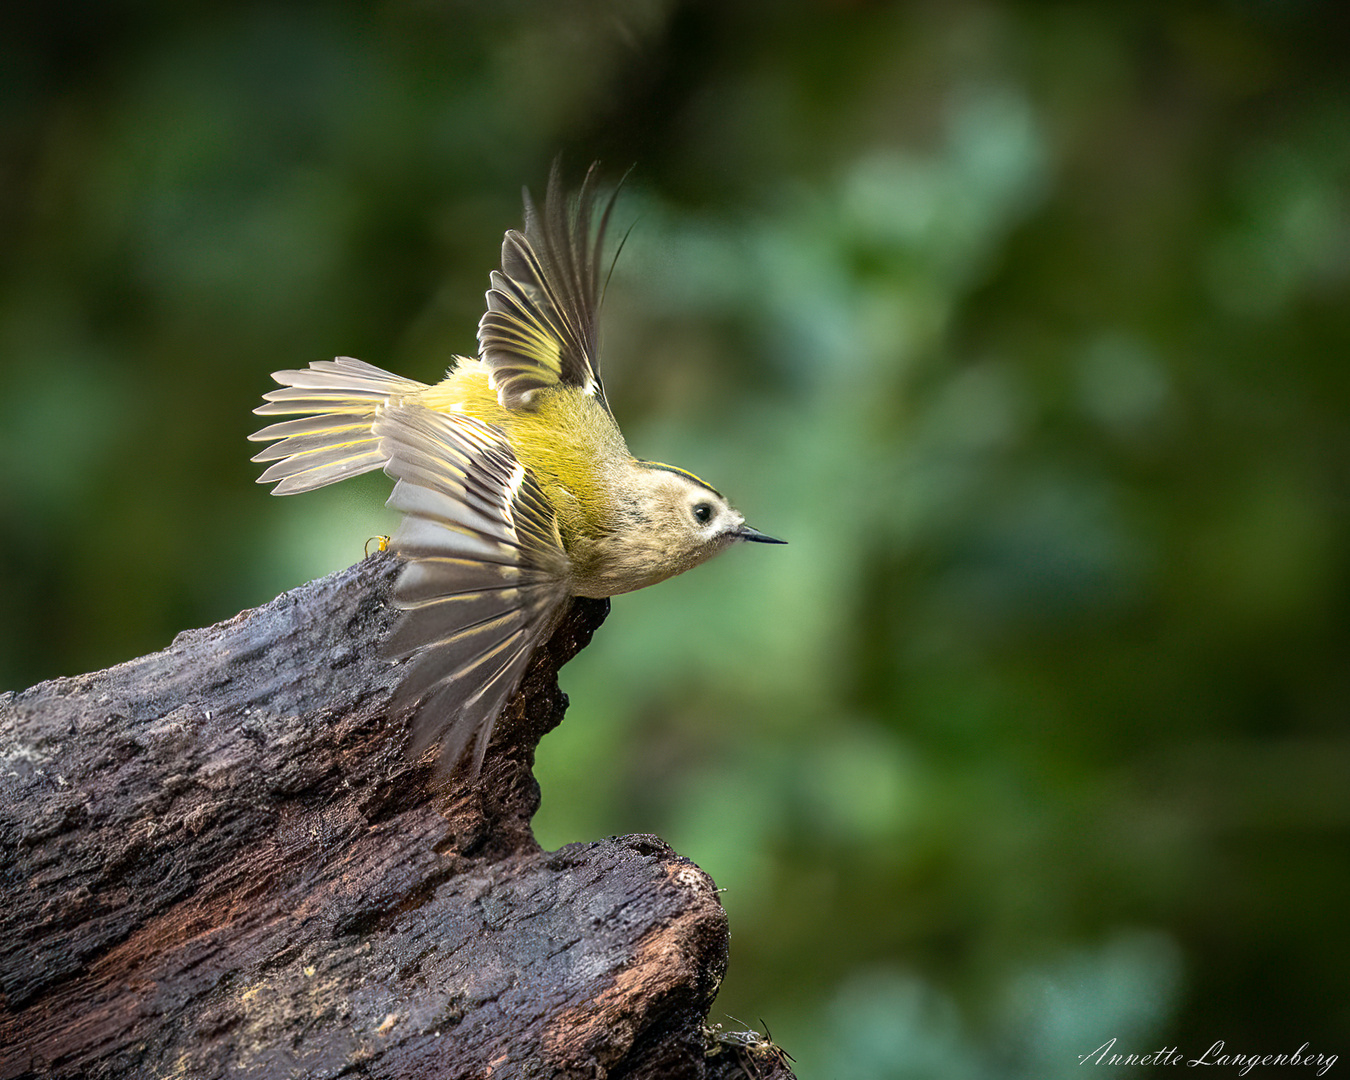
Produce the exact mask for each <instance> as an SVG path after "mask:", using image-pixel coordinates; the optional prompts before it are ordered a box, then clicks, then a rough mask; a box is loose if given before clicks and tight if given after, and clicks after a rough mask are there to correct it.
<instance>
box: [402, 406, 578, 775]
mask: <svg viewBox="0 0 1350 1080" xmlns="http://www.w3.org/2000/svg"><path fill="white" fill-rule="evenodd" d="M375 433H376V434H377V435H378V437H379V440H380V450H381V452H382V453H383V454H384V455H385V456H386V457H387V458H388V462H387V464H386V465H385V471H386V472H388V473H389V474H390V475H391V476H393V477H394V478H395V480H396V481H397V483H396V484H395V485H394V491H393V494H392V495H391V496H390V497H389V505H390V506H391V507H393V508H394V509H396V510H401V511H402V512H403V515H404V517H403V522H402V524H401V525H400V526H399V529H398V531H397V532H396V533H395V535H394V537H393V539H392V541H391V546H392V547H393V548H394V550H395V551H397V552H399V553H400V554H402V555H404V556H405V557H406V558H407V559H408V560H409V561H408V563H407V565H406V566H405V567H404V568H403V570H402V571H401V572H400V574H399V578H398V582H397V583H396V585H395V589H394V598H395V602H396V603H397V604H398V606H399V607H400V608H401V609H402V611H403V614H402V616H401V618H400V621H399V624H398V625H397V626H396V627H395V629H394V633H393V634H392V635H391V637H390V640H389V642H388V644H387V646H386V650H387V653H388V655H390V656H391V657H400V658H401V657H408V658H409V662H408V670H407V673H406V674H405V675H404V677H403V681H402V682H401V683H400V684H399V687H398V689H397V690H396V691H395V696H394V701H393V703H392V706H391V708H392V710H393V711H394V712H395V713H401V712H407V711H412V712H413V713H414V720H413V740H412V746H411V750H412V752H413V753H414V754H419V755H420V754H421V752H423V751H424V750H426V749H427V748H429V747H431V746H433V745H439V746H440V764H441V767H442V769H444V770H446V771H449V770H451V769H453V768H454V767H455V766H456V765H457V764H459V762H460V760H461V758H463V757H464V756H465V754H466V753H467V752H468V749H469V747H470V745H471V744H472V746H473V748H474V750H473V755H472V757H471V759H470V760H471V768H472V770H473V773H474V774H475V775H476V774H477V773H478V771H479V769H480V768H481V767H482V762H483V755H484V753H485V752H486V749H487V745H488V741H489V740H490V738H491V735H492V728H493V725H494V723H495V721H496V719H497V715H498V713H500V712H501V709H502V706H503V705H504V704H505V703H506V701H507V699H508V698H509V697H510V695H511V693H512V692H513V691H514V690H515V688H516V685H517V684H518V683H519V681H520V677H521V676H522V675H523V674H524V671H525V668H526V665H527V664H528V663H529V659H530V657H531V656H532V655H533V653H534V650H535V648H536V647H537V646H538V645H539V644H540V643H541V642H542V641H543V640H545V639H546V638H547V636H548V634H550V633H551V632H552V630H553V628H554V626H556V625H557V621H558V618H559V617H560V616H561V614H562V612H563V610H564V609H565V607H566V604H567V599H568V595H569V580H568V569H569V567H568V561H567V556H566V555H565V553H564V552H563V549H562V541H561V539H560V537H559V534H558V526H557V521H556V518H555V516H554V512H553V507H552V506H551V505H550V503H549V501H548V499H547V498H546V497H545V495H544V493H543V491H542V490H541V489H540V488H539V485H538V483H537V482H536V481H535V479H534V477H533V476H532V475H531V474H530V472H529V471H528V470H527V469H526V468H525V467H524V466H523V465H521V464H520V462H519V461H518V460H517V459H516V457H515V454H514V453H513V452H512V450H511V447H510V445H509V444H508V443H507V442H506V439H505V437H504V436H503V435H502V434H501V432H500V431H499V430H498V429H496V428H493V427H491V426H489V425H487V424H483V423H480V422H479V421H477V420H474V419H472V418H470V417H467V416H463V415H458V414H446V413H441V412H436V411H434V410H431V409H428V408H426V407H424V406H421V405H415V404H400V405H393V406H390V407H388V408H386V409H384V410H383V411H382V412H381V413H380V415H379V417H378V418H377V419H376V421H375Z"/></svg>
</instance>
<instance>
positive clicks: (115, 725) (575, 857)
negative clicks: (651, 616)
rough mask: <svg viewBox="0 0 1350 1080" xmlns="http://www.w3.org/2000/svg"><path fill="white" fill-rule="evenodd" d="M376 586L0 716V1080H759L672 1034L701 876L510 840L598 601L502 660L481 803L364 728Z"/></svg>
mask: <svg viewBox="0 0 1350 1080" xmlns="http://www.w3.org/2000/svg"><path fill="white" fill-rule="evenodd" d="M396 569H397V562H396V560H395V559H394V558H393V557H392V556H391V555H387V554H386V555H377V556H375V557H373V558H371V559H368V560H366V561H364V562H362V563H360V564H358V565H357V566H354V567H352V568H351V569H349V570H346V571H343V572H341V573H338V574H334V575H332V576H330V577H328V578H325V579H323V580H321V581H317V582H313V583H311V584H309V585H306V586H304V587H302V588H299V589H296V590H293V591H292V592H289V593H286V594H285V595H283V596H280V597H278V598H277V599H276V600H274V601H273V602H272V603H270V604H268V605H266V606H264V607H261V608H257V609H255V610H252V611H246V612H243V613H241V614H240V615H238V616H236V617H235V618H233V619H230V620H228V621H227V622H223V623H220V624H219V625H217V626H213V627H210V628H208V629H205V630H194V631H189V632H186V633H183V634H180V635H179V636H178V638H176V639H175V640H174V642H173V644H172V645H171V646H170V647H169V648H168V649H166V650H165V651H163V652H160V653H156V654H154V655H151V656H145V657H141V658H139V659H137V660H133V661H130V662H128V663H125V664H121V665H119V666H117V667H113V668H109V669H107V670H106V671H100V672H95V673H92V674H89V675H82V676H78V677H76V678H70V679H57V680H54V681H52V682H47V683H42V684H40V685H38V686H35V687H32V688H31V689H29V690H26V691H23V692H21V693H17V694H16V693H10V694H4V695H0V842H2V843H3V851H4V853H5V865H4V868H3V878H2V880H3V882H4V894H3V897H4V904H3V906H2V907H0V994H2V995H3V997H2V998H0V1080H11V1078H19V1077H27V1076H57V1077H142V1076H170V1075H172V1076H175V1077H187V1078H193V1077H224V1076H230V1077H272V1076H286V1077H291V1076H316V1077H317V1076H337V1075H358V1076H371V1077H479V1076H482V1077H486V1076H489V1075H491V1076H493V1077H515V1076H531V1077H534V1076H578V1077H583V1076H584V1077H606V1076H609V1077H620V1076H622V1077H629V1078H632V1077H690V1078H695V1077H714V1076H715V1077H730V1076H739V1075H751V1076H765V1077H767V1076H771V1075H772V1076H789V1075H790V1073H788V1072H787V1070H786V1066H785V1065H783V1064H782V1062H781V1059H779V1058H777V1057H774V1056H773V1055H771V1054H768V1053H755V1054H752V1053H750V1052H749V1051H748V1050H746V1049H745V1047H742V1046H741V1045H740V1044H737V1043H734V1042H732V1043H728V1041H727V1040H726V1039H725V1038H718V1037H711V1036H710V1035H709V1033H708V1031H707V1030H706V1028H705V1027H704V1021H705V1018H706V1016H707V1012H708V1008H709V1006H710V1005H711V1002H712V999H713V995H714V994H715V993H716V990H717V986H718V982H719V980H720V978H721V976H722V973H723V970H724V968H725V964H726V956H727V923H726V915H725V913H724V912H723V910H722V907H721V905H720V903H719V902H718V900H717V895H716V891H715V889H714V886H713V883H712V881H711V880H710V879H709V878H708V876H707V875H706V874H704V873H703V872H702V871H701V870H699V869H698V867H696V866H695V865H693V863H691V862H689V861H688V860H687V859H683V858H681V857H680V856H678V855H676V854H675V853H674V852H673V851H671V850H670V848H669V847H667V846H666V845H665V844H664V843H663V842H662V841H661V840H659V839H657V838H655V837H649V836H629V837H622V838H618V839H609V840H602V841H596V842H594V843H584V844H571V845H568V846H567V847H564V848H562V849H561V850H559V851H556V852H545V851H542V850H541V849H540V848H539V845H538V844H537V843H536V842H535V839H534V835H533V833H532V832H531V830H530V818H531V816H532V815H533V813H534V811H535V810H536V809H537V808H538V804H539V788H538V785H537V784H536V783H535V780H534V777H533V774H532V772H531V768H532V765H533V759H534V747H535V745H536V744H537V743H538V741H539V739H540V737H541V736H542V735H543V734H544V733H545V732H546V731H548V730H549V729H551V728H552V727H553V726H555V725H556V724H557V723H558V722H559V721H560V720H561V718H562V714H563V710H564V709H565V708H566V703H567V702H566V697H565V695H563V694H562V693H561V692H560V691H559V689H558V684H557V671H558V668H559V667H560V666H561V665H562V664H563V663H565V662H566V661H567V660H568V659H570V658H571V657H572V656H573V655H574V654H575V653H576V652H577V650H579V649H580V648H582V647H583V646H584V645H585V644H586V643H587V642H588V641H589V640H590V636H591V634H592V632H593V631H594V630H595V628H596V627H597V626H598V625H599V624H600V622H601V621H602V620H603V619H604V617H605V613H606V612H607V611H608V602H607V601H577V602H576V603H575V604H574V606H573V608H572V610H571V612H570V613H569V614H568V616H567V618H566V619H565V621H564V622H563V624H562V625H561V626H560V627H559V629H558V631H557V632H556V633H555V634H554V636H553V638H552V640H551V641H550V642H549V643H548V645H547V646H546V647H545V648H544V649H542V650H541V651H540V653H539V655H538V656H537V657H536V658H535V660H534V661H533V662H532V664H531V667H530V670H529V672H528V674H527V675H526V677H525V679H524V681H523V683H522V685H521V688H520V690H519V691H518V692H517V694H516V696H515V697H514V698H513V699H512V701H511V702H510V704H509V705H508V706H507V709H506V711H505V713H504V714H503V718H502V720H501V721H500V722H499V723H498V726H497V730H496V732H495V733H494V737H493V742H492V746H491V748H490V749H489V752H488V756H487V760H486V762H485V764H484V768H483V773H482V776H481V778H480V779H479V780H478V781H477V782H469V781H467V780H466V779H465V778H464V777H463V776H462V775H461V776H458V777H456V778H453V779H452V780H451V781H449V782H443V781H440V780H438V779H437V778H436V776H435V774H434V770H433V767H432V765H431V763H430V762H429V761H428V762H420V763H414V762H410V761H408V760H407V759H406V758H405V756H404V753H403V745H404V743H405V741H406V740H405V735H406V732H405V731H403V730H402V727H401V725H400V724H397V723H395V722H393V721H391V720H389V719H388V718H387V716H386V715H385V709H386V706H387V704H388V701H389V697H390V692H391V690H392V688H393V686H394V684H395V683H396V681H397V679H398V675H399V673H398V669H397V667H395V666H393V665H390V664H389V663H388V662H386V661H384V660H382V659H381V658H380V653H379V649H380V642H381V641H382V640H383V638H384V636H385V635H386V633H387V632H388V630H389V629H390V626H391V624H392V621H393V617H394V612H393V610H392V609H391V606H390V604H389V592H390V586H391V583H392V579H393V576H394V573H395V571H396ZM751 1049H754V1047H751ZM771 1058H772V1060H770V1059H771Z"/></svg>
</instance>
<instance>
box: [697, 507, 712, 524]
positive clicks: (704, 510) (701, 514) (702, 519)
mask: <svg viewBox="0 0 1350 1080" xmlns="http://www.w3.org/2000/svg"><path fill="white" fill-rule="evenodd" d="M712 515H713V508H712V503H705V502H701V503H694V520H695V521H697V522H698V523H699V524H700V525H706V524H708V522H710V521H711V520H712Z"/></svg>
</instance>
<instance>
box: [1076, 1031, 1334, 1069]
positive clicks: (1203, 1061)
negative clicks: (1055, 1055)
mask: <svg viewBox="0 0 1350 1080" xmlns="http://www.w3.org/2000/svg"><path fill="white" fill-rule="evenodd" d="M1337 1060H1338V1059H1337V1055H1335V1054H1320V1053H1314V1052H1313V1051H1311V1050H1310V1049H1308V1044H1307V1043H1304V1044H1303V1045H1302V1046H1300V1047H1299V1048H1298V1049H1297V1050H1295V1051H1293V1052H1292V1053H1290V1052H1288V1051H1285V1052H1283V1053H1277V1054H1247V1053H1241V1052H1239V1051H1236V1050H1229V1049H1228V1048H1227V1047H1226V1046H1225V1045H1224V1041H1223V1040H1222V1039H1219V1040H1218V1041H1217V1042H1215V1043H1214V1045H1213V1046H1211V1047H1210V1048H1209V1049H1208V1050H1206V1051H1205V1052H1204V1053H1203V1054H1201V1055H1200V1056H1199V1057H1187V1056H1186V1055H1185V1054H1184V1053H1182V1052H1181V1051H1180V1050H1178V1049H1177V1048H1176V1047H1175V1046H1165V1047H1163V1048H1162V1049H1161V1050H1151V1051H1149V1052H1148V1053H1146V1054H1125V1053H1120V1052H1118V1051H1117V1050H1116V1040H1115V1039H1114V1038H1112V1039H1109V1040H1107V1041H1106V1042H1104V1043H1102V1045H1101V1046H1099V1047H1097V1049H1096V1050H1093V1051H1092V1052H1091V1053H1087V1054H1080V1055H1079V1056H1078V1064H1080V1065H1185V1066H1187V1067H1188V1068H1192V1069H1193V1068H1197V1067H1199V1066H1201V1065H1218V1066H1220V1067H1227V1068H1230V1069H1237V1072H1238V1075H1239V1076H1246V1075H1247V1074H1248V1073H1249V1072H1251V1071H1252V1070H1253V1069H1258V1068H1268V1067H1270V1066H1275V1065H1299V1066H1302V1067H1304V1068H1306V1069H1311V1070H1313V1071H1314V1072H1315V1073H1316V1075H1318V1076H1325V1075H1326V1073H1327V1071H1328V1070H1329V1069H1330V1068H1331V1067H1332V1066H1333V1065H1335V1064H1336V1061H1337ZM1283 1075H1289V1074H1287V1073H1286V1074H1283ZM1308 1075H1312V1073H1309V1074H1308Z"/></svg>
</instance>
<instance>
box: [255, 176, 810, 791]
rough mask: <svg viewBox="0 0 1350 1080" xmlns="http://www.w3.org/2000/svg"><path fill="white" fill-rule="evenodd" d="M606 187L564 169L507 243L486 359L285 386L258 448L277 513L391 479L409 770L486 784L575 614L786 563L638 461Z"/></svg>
mask: <svg viewBox="0 0 1350 1080" xmlns="http://www.w3.org/2000/svg"><path fill="white" fill-rule="evenodd" d="M596 186H597V184H596V168H595V166H592V167H591V169H590V171H589V172H588V173H587V175H586V178H585V181H584V182H583V184H582V186H581V189H580V192H579V193H578V195H577V196H576V198H574V199H570V200H569V199H567V198H566V197H565V196H564V192H563V190H562V183H561V180H560V176H559V170H558V168H557V166H556V165H555V167H554V169H553V171H552V173H551V175H550V177H549V183H548V191H547V195H546V197H545V200H544V209H543V213H542V214H541V213H539V211H538V210H537V209H536V207H535V205H534V203H533V201H532V200H531V199H530V195H529V192H528V191H526V192H525V193H524V198H525V228H524V231H523V232H519V231H517V230H515V229H512V230H510V231H508V232H507V233H506V238H505V240H504V241H503V243H502V268H501V270H500V271H496V270H494V271H493V272H492V274H491V279H490V284H491V287H490V288H489V289H488V292H487V312H486V313H485V314H484V315H483V317H482V319H481V320H480V321H479V324H478V345H479V355H478V357H477V358H476V359H475V358H472V357H455V358H454V359H453V363H452V365H451V367H450V369H449V371H448V372H447V373H446V376H445V379H444V380H443V381H442V382H440V383H437V384H436V385H435V386H428V385H427V384H425V383H420V382H416V381H414V380H412V379H404V378H401V377H400V376H397V375H392V374H390V373H389V372H387V371H382V370H381V369H379V368H377V367H372V366H371V365H370V364H365V363H362V362H361V361H360V360H354V359H352V358H351V357H346V356H340V357H338V358H337V359H335V360H332V361H327V360H320V361H316V362H314V363H312V364H310V366H309V367H308V368H307V369H305V370H301V371H278V372H276V373H274V375H273V378H274V379H276V381H277V382H278V383H280V384H281V386H282V389H279V390H273V391H271V392H269V393H267V394H265V395H264V397H265V399H266V402H267V403H266V404H265V405H262V406H260V407H259V408H258V409H256V410H255V412H257V413H260V414H265V415H274V414H291V413H297V414H302V415H301V416H300V418H299V419H293V420H283V421H281V422H280V423H275V424H271V425H269V426H268V427H265V428H263V429H262V430H261V431H258V432H256V433H255V434H253V435H251V436H250V438H251V439H253V440H259V441H271V440H275V441H274V442H273V444H272V445H271V446H269V447H267V448H266V449H265V450H263V451H262V452H261V453H259V454H258V455H256V456H255V457H254V458H253V460H254V461H267V462H272V463H273V464H271V465H270V466H269V467H268V468H267V470H266V471H265V472H264V473H263V474H262V476H260V477H259V481H258V482H259V483H270V482H272V481H278V483H277V485H276V487H275V488H274V489H273V494H274V495H288V494H292V493H294V492H297V491H309V490H310V489H312V488H317V487H322V486H323V485H325V484H331V483H333V482H334V481H336V480H341V479H343V478H344V477H348V476H355V475H357V474H359V473H364V472H370V471H371V470H373V469H379V468H383V469H384V470H385V472H387V473H388V474H389V475H390V476H391V477H393V478H394V480H395V481H396V482H395V484H394V490H393V494H392V495H391V496H390V497H389V503H388V505H389V506H391V507H393V508H394V509H395V510H399V511H402V513H403V520H402V523H401V524H400V526H399V528H398V530H397V532H396V533H395V535H394V536H393V538H392V541H391V546H392V548H393V549H394V550H395V551H396V552H397V553H399V554H400V555H402V556H403V557H405V558H406V559H407V562H406V565H405V566H404V567H403V569H402V570H401V571H400V574H399V577H398V580H397V582H396V584H395V589H394V596H395V601H396V603H397V604H398V606H399V607H400V608H401V609H402V615H401V617H400V621H399V624H398V625H397V626H396V627H395V630H394V633H393V636H392V639H391V641H390V643H389V646H388V655H390V656H391V657H394V658H400V657H410V658H411V661H410V663H409V667H408V671H407V674H406V675H405V677H404V679H403V681H402V682H401V684H400V686H399V687H398V690H397V691H396V694H395V700H394V703H393V706H392V710H393V711H394V712H395V713H401V712H403V711H407V710H416V715H415V717H414V721H413V743H412V747H411V752H412V753H413V754H414V755H415V756H420V755H421V753H422V752H424V751H425V750H426V749H427V748H428V747H430V746H431V745H433V744H436V743H439V744H440V764H441V768H442V769H443V770H445V771H450V770H452V769H453V768H454V767H455V766H456V765H458V764H459V763H460V762H461V761H462V760H463V759H464V757H465V755H466V754H467V753H468V751H469V748H470V747H471V746H472V750H473V754H472V759H471V760H472V766H471V768H472V773H473V775H475V776H476V775H477V774H478V771H479V769H480V768H481V766H482V762H483V755H484V753H485V752H486V750H487V745H488V741H489V739H490V737H491V735H492V727H493V723H494V722H495V720H496V718H497V715H498V713H499V712H500V711H501V708H502V706H503V705H504V704H505V703H506V701H507V699H508V698H509V697H510V695H511V693H512V691H514V690H515V688H516V685H517V683H518V682H519V681H520V678H521V676H522V675H523V673H524V671H525V668H526V666H527V664H528V662H529V659H530V656H531V655H532V654H533V652H534V650H535V648H536V647H537V646H539V645H540V644H542V643H543V642H544V641H546V640H547V639H548V637H549V635H550V634H551V633H552V631H553V630H554V628H555V627H556V626H557V624H558V622H559V620H560V619H561V617H562V615H563V613H564V612H565V611H566V609H567V606H568V604H569V602H570V598H571V597H573V596H590V597H605V596H614V595H616V594H618V593H625V592H630V591H632V590H633V589H641V588H644V587H646V586H648V585H654V584H656V583H657V582H658V581H663V580H665V579H666V578H668V577H671V576H673V575H675V574H679V573H683V572H684V571H685V570H688V569H690V568H691V567H694V566H697V565H698V564H699V563H701V562H704V561H705V560H707V559H710V558H712V556H714V555H716V554H717V553H718V552H719V551H722V550H723V549H725V548H727V547H729V546H730V545H732V544H734V543H737V542H738V541H743V540H752V541H757V542H759V543H769V544H779V543H783V541H781V540H775V539H774V538H773V537H771V536H766V535H764V534H763V533H761V532H758V531H757V530H755V529H752V528H750V526H748V525H747V524H746V523H745V519H744V517H742V516H741V514H739V513H738V512H737V511H736V510H734V509H733V508H732V507H731V505H730V504H729V503H728V502H727V500H726V499H725V498H724V497H723V496H722V495H721V494H720V493H719V492H717V491H716V490H714V489H713V488H712V487H710V486H709V485H708V484H706V483H704V482H703V481H702V480H700V479H699V478H698V477H697V476H695V475H693V474H692V473H689V472H685V471H684V470H683V469H677V468H675V467H673V466H671V465H663V464H660V463H659V462H655V461H640V460H638V459H636V458H634V457H633V455H632V454H630V453H629V451H628V447H627V446H626V445H625V443H624V440H623V436H622V435H621V434H620V433H619V428H618V426H617V425H616V424H615V422H614V417H613V415H612V414H611V413H610V411H609V406H608V404H607V403H606V401H605V392H604V389H603V387H602V386H601V383H600V364H599V354H598V351H597V315H598V311H599V306H600V299H601V295H600V294H601V282H600V264H601V255H602V251H603V246H604V239H605V231H606V227H607V226H608V224H609V219H610V214H611V212H612V210H613V207H614V199H615V195H617V191H616V192H615V194H614V195H611V196H610V198H609V200H608V202H607V203H606V204H605V207H604V210H603V211H602V213H601V214H600V219H599V224H598V227H597V228H596V229H595V230H594V231H595V237H594V239H592V237H591V233H592V219H593V217H594V210H595V207H596V204H597V201H598V200H597V196H596Z"/></svg>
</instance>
